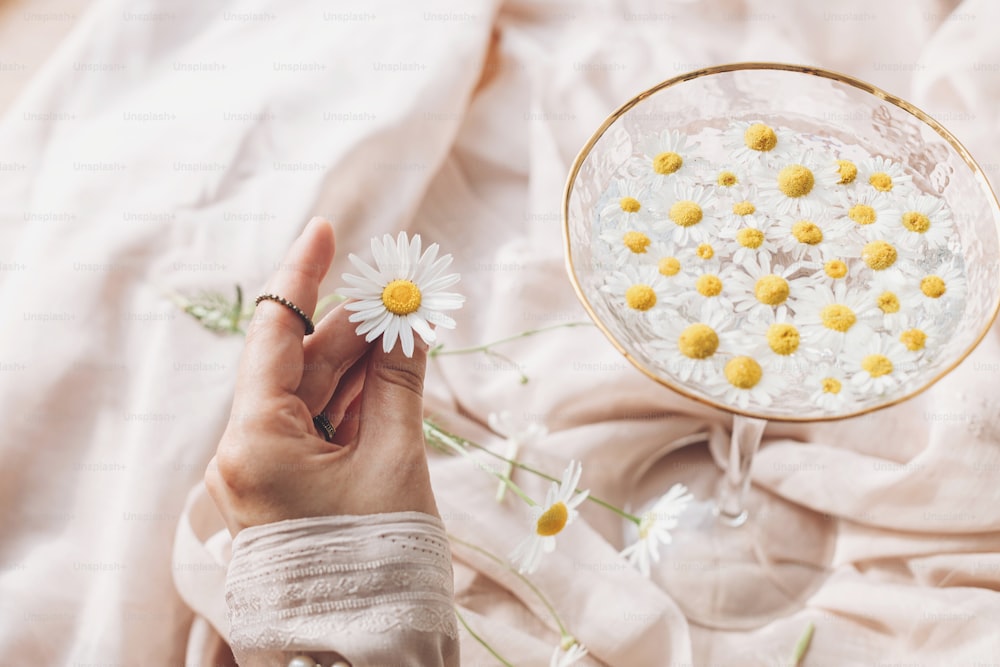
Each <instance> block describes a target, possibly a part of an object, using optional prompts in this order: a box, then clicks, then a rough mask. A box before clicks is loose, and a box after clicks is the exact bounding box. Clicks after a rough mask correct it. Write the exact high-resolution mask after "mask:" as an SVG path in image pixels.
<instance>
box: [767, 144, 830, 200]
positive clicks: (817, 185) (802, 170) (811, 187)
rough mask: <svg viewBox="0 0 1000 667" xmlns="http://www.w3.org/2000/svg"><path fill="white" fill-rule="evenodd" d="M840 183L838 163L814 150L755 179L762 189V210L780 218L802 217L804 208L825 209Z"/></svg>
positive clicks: (798, 155) (802, 153) (787, 161)
mask: <svg viewBox="0 0 1000 667" xmlns="http://www.w3.org/2000/svg"><path fill="white" fill-rule="evenodd" d="M839 179H840V176H839V174H838V172H837V163H836V162H834V161H832V160H829V159H828V158H826V157H818V156H817V155H816V154H815V153H814V152H813V151H811V150H807V151H803V152H801V153H798V154H797V155H795V156H793V157H792V158H791V159H789V160H786V161H783V162H782V163H781V164H780V165H779V166H778V167H777V168H774V169H770V168H767V169H763V168H762V169H760V170H759V171H758V172H757V173H756V174H755V175H754V180H755V182H757V183H758V184H759V186H758V187H759V189H760V196H759V199H760V202H759V206H760V207H761V208H764V209H765V210H768V211H773V212H775V213H778V214H781V215H788V214H795V213H799V212H800V211H801V210H802V209H803V207H805V206H812V207H815V206H825V205H826V204H827V203H828V202H829V200H830V199H832V198H833V197H834V196H835V194H834V186H836V185H837V181H838V180H839Z"/></svg>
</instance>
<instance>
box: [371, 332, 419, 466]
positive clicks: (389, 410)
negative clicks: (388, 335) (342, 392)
mask: <svg viewBox="0 0 1000 667" xmlns="http://www.w3.org/2000/svg"><path fill="white" fill-rule="evenodd" d="M401 348H402V346H401V345H396V346H395V347H394V348H393V350H392V352H388V353H386V352H385V351H383V349H382V345H381V344H380V343H379V342H376V343H375V344H374V345H372V348H371V353H370V356H369V359H368V369H367V373H366V375H365V384H364V389H363V390H362V394H361V414H360V423H359V432H358V441H359V443H362V445H361V446H362V448H365V447H370V446H372V445H374V446H376V447H383V446H395V445H399V446H404V447H406V446H414V445H416V446H419V447H420V448H421V449H422V448H423V428H422V420H423V407H424V399H423V395H424V374H425V372H426V370H427V345H426V344H425V343H424V342H423V341H421V340H420V339H419V337H417V340H416V344H415V345H414V350H413V356H412V357H407V356H406V355H405V354H403V351H402V349H401Z"/></svg>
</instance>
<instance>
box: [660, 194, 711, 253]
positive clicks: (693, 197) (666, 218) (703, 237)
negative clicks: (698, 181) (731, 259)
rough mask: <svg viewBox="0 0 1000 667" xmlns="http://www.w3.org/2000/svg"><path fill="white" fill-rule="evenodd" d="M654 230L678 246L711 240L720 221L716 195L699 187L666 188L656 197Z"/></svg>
mask: <svg viewBox="0 0 1000 667" xmlns="http://www.w3.org/2000/svg"><path fill="white" fill-rule="evenodd" d="M651 208H652V214H653V216H654V223H653V228H654V229H655V230H657V231H660V232H662V233H664V234H666V235H667V237H668V238H669V239H670V240H672V241H673V242H674V243H675V244H676V245H678V246H686V245H691V244H698V243H702V242H705V241H711V239H712V237H713V236H714V233H715V230H716V228H717V227H718V224H719V221H718V218H717V217H716V212H715V211H716V196H715V195H714V194H713V193H712V192H711V190H709V189H708V188H705V187H703V186H700V185H683V184H682V185H678V186H676V187H674V188H672V189H671V188H666V189H664V190H663V191H662V192H658V193H657V194H656V195H655V196H654V197H653V202H652V204H651Z"/></svg>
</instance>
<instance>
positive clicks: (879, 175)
mask: <svg viewBox="0 0 1000 667" xmlns="http://www.w3.org/2000/svg"><path fill="white" fill-rule="evenodd" d="M868 182H869V183H870V184H871V186H872V187H873V188H875V189H876V190H878V191H879V192H889V190H892V176H890V175H889V174H887V173H885V172H884V171H878V172H875V173H874V174H872V175H871V177H870V178H869V179H868Z"/></svg>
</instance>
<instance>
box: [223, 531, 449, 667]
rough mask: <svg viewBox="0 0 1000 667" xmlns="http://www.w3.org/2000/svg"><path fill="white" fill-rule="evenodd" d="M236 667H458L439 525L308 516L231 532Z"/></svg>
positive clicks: (229, 586)
mask: <svg viewBox="0 0 1000 667" xmlns="http://www.w3.org/2000/svg"><path fill="white" fill-rule="evenodd" d="M226 600H227V602H228V604H229V617H230V622H231V633H230V643H231V645H232V648H233V652H234V654H235V656H236V659H237V661H238V662H239V664H240V665H241V666H242V667H264V666H267V667H272V666H278V665H280V666H281V667H285V665H288V664H289V661H290V660H291V659H292V658H293V657H294V656H296V655H300V654H305V655H309V656H311V657H312V658H313V660H315V661H316V662H317V663H318V664H319V665H322V666H323V667H329V665H332V664H333V663H334V662H336V661H338V660H340V661H343V662H347V663H349V664H351V665H353V666H354V667H363V666H368V665H390V664H391V665H398V666H400V667H406V666H409V665H414V666H415V665H421V666H423V665H431V666H433V665H441V666H442V667H453V666H454V667H457V666H458V659H459V658H458V630H457V627H456V621H455V612H454V608H453V582H452V571H451V555H450V551H449V548H448V541H447V538H446V536H445V532H444V525H443V524H442V523H441V521H440V520H438V519H436V518H434V517H431V516H428V515H426V514H423V513H420V512H398V513H392V514H373V515H369V516H342V517H316V518H309V519H296V520H291V521H280V522H277V523H272V524H266V525H263V526H254V527H252V528H247V529H244V530H243V531H241V532H240V533H239V534H238V535H237V536H236V539H235V540H234V541H233V557H232V561H231V562H230V565H229V574H228V577H227V579H226Z"/></svg>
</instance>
